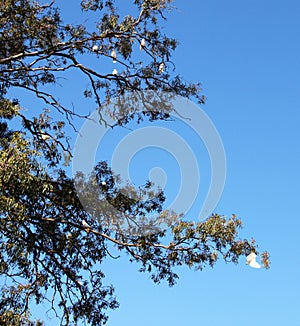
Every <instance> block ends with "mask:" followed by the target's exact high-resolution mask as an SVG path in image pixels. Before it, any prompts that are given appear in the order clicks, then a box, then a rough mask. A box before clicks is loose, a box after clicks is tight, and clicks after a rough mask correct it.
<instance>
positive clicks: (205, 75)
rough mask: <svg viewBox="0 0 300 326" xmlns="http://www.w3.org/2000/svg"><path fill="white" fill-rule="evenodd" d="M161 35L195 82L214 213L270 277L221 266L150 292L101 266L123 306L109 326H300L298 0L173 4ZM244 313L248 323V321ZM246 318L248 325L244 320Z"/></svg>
mask: <svg viewBox="0 0 300 326" xmlns="http://www.w3.org/2000/svg"><path fill="white" fill-rule="evenodd" d="M176 6H177V8H178V11H177V12H175V13H173V14H172V15H170V17H169V21H168V24H167V25H166V30H167V31H168V32H170V33H171V34H173V35H174V36H175V37H177V38H178V39H179V40H180V43H181V45H180V47H179V48H178V50H177V51H176V53H175V55H174V57H173V60H174V61H175V62H176V65H177V70H178V71H179V72H180V73H181V74H182V75H184V76H185V78H186V79H187V80H199V81H201V82H202V84H203V88H204V93H205V94H206V96H207V98H208V99H207V103H206V105H205V106H204V107H203V108H204V110H205V111H206V113H208V115H209V116H210V118H211V119H212V120H213V122H214V124H215V125H216V126H217V128H218V131H219V133H220V135H221V137H222V140H223V144H224V147H225V151H226V157H227V179H226V185H225V189H224V192H223V196H222V198H221V201H220V202H219V205H218V207H217V209H216V211H217V212H219V213H220V214H225V215H230V214H231V213H235V214H237V215H238V216H239V217H240V218H242V220H243V222H244V229H243V230H242V236H243V237H251V236H253V237H254V238H255V239H256V240H257V243H258V244H259V246H260V248H262V249H267V250H268V251H269V252H270V254H271V261H272V265H271V269H270V270H267V271H266V270H254V269H251V268H248V267H247V266H245V264H244V261H243V260H241V261H240V264H239V265H237V266H233V265H229V264H224V263H222V262H220V263H219V264H218V265H217V266H216V267H215V268H214V269H210V268H207V269H205V270H204V271H203V272H194V271H192V270H189V269H188V268H181V269H180V280H179V282H178V284H177V285H176V286H175V287H174V288H171V289H170V288H168V286H167V285H165V284H162V285H159V286H156V285H154V284H152V283H151V281H150V280H149V278H148V276H147V275H146V274H145V275H144V274H139V273H138V272H136V269H135V266H134V265H131V264H129V263H127V262H126V258H125V259H122V260H120V261H113V262H110V263H108V264H107V266H105V267H106V271H107V272H106V274H107V275H109V279H110V280H111V282H112V283H114V284H115V286H116V291H117V294H118V298H119V300H120V303H121V307H120V309H119V310H118V311H115V312H112V313H111V314H110V321H109V325H111V326H117V325H120V324H121V323H122V324H123V325H133V326H135V325H140V324H143V325H146V326H148V325H149V326H150V325H153V324H154V323H155V324H157V325H174V326H180V325H183V324H185V325H204V324H209V325H212V326H217V325H223V326H227V325H228V326H237V325H244V326H248V325H252V324H253V321H254V320H255V323H256V325H282V324H285V325H300V317H299V314H298V312H297V311H298V307H299V303H300V298H299V293H300V285H299V280H298V275H299V267H300V259H299V253H300V252H299V246H298V235H299V229H300V222H299V217H298V215H299V194H300V191H299V190H300V189H299V187H300V186H299V184H300V183H299V181H300V180H299V165H300V148H299V139H300V131H299V121H300V113H299V107H300V92H299V91H300V79H299V70H300V42H299V41H300V40H299V38H300V37H299V31H300V19H299V18H300V4H299V2H297V1H284V2H283V1H255V0H251V1H226V2H223V1H213V0H212V1H189V2H188V1H177V2H176ZM250 316H251V317H250ZM249 317H250V318H249Z"/></svg>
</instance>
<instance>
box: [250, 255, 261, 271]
mask: <svg viewBox="0 0 300 326" xmlns="http://www.w3.org/2000/svg"><path fill="white" fill-rule="evenodd" d="M246 264H247V265H249V266H251V267H253V268H260V267H261V266H260V264H259V263H258V262H257V261H256V254H255V253H254V252H251V254H249V255H248V256H247V258H246Z"/></svg>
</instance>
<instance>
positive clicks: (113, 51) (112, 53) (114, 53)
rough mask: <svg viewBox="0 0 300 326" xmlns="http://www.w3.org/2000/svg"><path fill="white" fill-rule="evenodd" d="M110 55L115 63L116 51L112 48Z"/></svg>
mask: <svg viewBox="0 0 300 326" xmlns="http://www.w3.org/2000/svg"><path fill="white" fill-rule="evenodd" d="M110 55H111V57H112V58H113V63H116V62H117V53H116V51H115V50H112V51H111V54H110Z"/></svg>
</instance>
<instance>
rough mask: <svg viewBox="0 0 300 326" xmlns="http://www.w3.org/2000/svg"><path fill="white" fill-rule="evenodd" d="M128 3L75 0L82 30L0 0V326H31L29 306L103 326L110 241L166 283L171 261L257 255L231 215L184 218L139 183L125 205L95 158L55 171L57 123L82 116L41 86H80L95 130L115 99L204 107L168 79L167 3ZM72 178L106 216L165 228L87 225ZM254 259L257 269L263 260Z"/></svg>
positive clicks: (151, 116)
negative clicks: (145, 96) (112, 65)
mask: <svg viewBox="0 0 300 326" xmlns="http://www.w3.org/2000/svg"><path fill="white" fill-rule="evenodd" d="M131 5H132V8H131V9H130V12H128V13H127V15H124V16H122V15H121V14H120V11H119V10H118V8H117V3H116V1H113V0H112V1H104V0H82V1H81V2H80V6H81V10H82V12H83V13H84V12H86V13H88V12H93V13H98V14H97V17H98V18H97V19H98V21H97V22H96V23H95V25H94V26H93V27H87V26H85V25H84V24H82V25H74V24H71V23H66V22H64V20H63V18H62V14H61V12H60V9H59V8H58V7H57V5H56V3H55V1H51V2H50V3H46V2H43V1H33V0H17V1H15V0H14V1H13V0H4V1H2V2H1V4H0V11H1V15H0V66H1V72H0V82H1V85H0V118H1V120H0V134H1V138H0V156H1V159H0V217H1V218H0V273H1V280H3V282H1V283H2V284H3V285H2V287H1V290H0V291H1V297H0V324H1V325H20V324H24V325H42V323H43V322H42V321H36V320H31V318H30V307H31V305H32V304H38V305H39V304H41V303H44V304H46V303H47V304H48V305H49V308H51V309H53V311H54V312H55V314H56V316H57V319H58V320H59V322H60V324H61V325H76V323H78V322H79V321H80V320H82V321H85V322H86V323H87V324H90V325H102V324H105V322H106V321H107V314H106V310H107V309H115V308H117V307H118V302H117V300H116V298H115V295H114V289H113V287H112V286H107V285H106V284H105V281H104V278H105V275H104V274H103V272H102V271H101V263H102V262H103V261H104V259H112V258H113V257H112V255H111V253H110V248H111V246H112V245H114V246H115V247H116V248H117V249H118V250H119V251H120V252H124V253H126V254H127V255H128V257H129V259H130V261H135V262H137V263H139V264H140V271H141V272H147V273H150V274H151V277H152V279H153V281H154V282H156V283H159V282H160V281H162V280H166V281H167V282H168V283H169V285H174V284H175V281H176V279H177V278H178V275H177V274H176V273H175V272H174V267H176V266H180V265H187V266H188V267H193V268H195V269H196V270H201V269H202V268H204V267H205V266H206V265H210V266H214V265H215V263H216V262H217V260H218V259H219V258H223V259H224V260H225V261H226V262H233V263H237V262H238V259H239V257H240V256H245V255H248V254H250V253H251V252H256V253H257V247H256V244H255V241H254V240H247V239H241V238H240V237H239V234H238V231H239V229H240V228H241V226H242V222H241V220H240V219H238V218H237V217H236V216H235V215H233V216H231V217H230V218H226V217H224V216H222V215H218V214H213V215H212V216H210V217H209V218H208V219H207V220H205V221H203V222H198V223H196V222H191V221H186V220H185V219H184V216H181V215H176V214H175V213H174V212H170V211H166V210H164V209H163V204H164V201H165V195H164V193H163V192H162V191H159V190H155V189H154V188H153V187H152V184H151V183H150V182H146V184H145V185H144V186H143V187H140V188H138V189H134V188H132V187H130V192H131V193H132V194H134V195H135V196H130V198H129V197H127V196H125V195H124V193H126V192H125V191H124V185H123V184H122V183H121V182H120V180H119V179H118V176H116V175H115V174H114V172H113V171H112V170H111V167H110V166H109V165H108V163H107V162H105V161H100V162H98V164H97V165H96V166H95V168H94V171H93V174H92V175H91V176H90V178H86V177H85V176H83V175H80V174H78V175H77V176H76V180H74V179H73V178H72V177H70V176H69V175H68V173H67V172H66V169H65V168H66V166H67V165H68V164H69V161H70V160H71V159H72V148H71V146H70V143H69V140H68V134H67V133H66V128H65V126H66V125H70V126H73V127H74V129H76V127H75V125H74V124H73V119H74V118H83V119H84V118H87V117H88V116H89V110H88V109H87V110H84V109H80V110H79V109H78V108H76V105H75V106H74V107H72V108H70V107H67V106H65V105H64V104H62V102H61V101H60V99H59V98H58V97H56V95H55V93H54V92H52V91H51V89H52V88H51V85H55V84H57V83H61V82H62V81H61V79H60V77H61V76H62V75H63V76H67V75H68V73H69V72H73V71H76V73H78V74H79V76H81V78H82V79H86V80H87V82H88V83H86V84H88V86H87V87H86V88H84V89H82V94H83V96H84V97H86V98H87V100H91V99H92V100H93V103H94V104H95V109H97V110H98V112H99V120H100V123H103V124H105V123H106V121H105V118H104V112H103V110H104V108H105V104H106V103H109V102H110V101H111V99H112V98H115V97H116V96H124V95H126V93H127V92H143V91H153V92H157V91H163V92H166V93H174V94H176V95H181V96H184V97H187V98H190V99H192V100H194V101H197V102H198V103H202V104H203V103H204V100H205V98H204V96H203V94H202V90H201V87H200V84H194V83H187V82H186V81H185V80H184V79H183V78H182V77H181V76H179V75H176V74H175V65H174V63H173V62H172V61H171V58H172V53H173V51H174V50H175V49H176V47H177V45H178V42H177V40H175V39H173V38H169V37H168V36H167V35H165V34H164V33H163V32H162V29H161V23H162V21H164V20H165V19H166V18H165V14H166V12H167V10H169V9H170V8H171V1H170V0H132V3H131ZM141 52H142V53H143V56H142V57H141V55H140V54H141ZM108 61H117V62H118V63H119V64H120V66H121V67H122V70H120V71H112V72H109V73H107V72H104V71H105V70H104V69H103V66H105V62H108ZM94 62H97V63H98V64H97V65H95V64H93V63H94ZM95 67H97V69H96V68H95ZM18 90H22V91H25V92H27V93H28V94H32V96H34V97H35V98H37V99H39V100H40V102H39V103H40V106H37V105H36V102H34V103H33V104H32V106H30V107H28V106H27V107H24V106H23V104H22V97H20V96H17V97H16V98H12V97H11V94H13V92H14V91H16V94H22V93H17V91H18ZM49 90H50V91H49ZM25 109H26V110H25ZM53 110H54V111H56V112H57V113H58V114H59V115H60V117H61V119H59V120H57V119H56V118H54V114H53V112H54V111H53ZM171 111H172V107H168V106H165V107H164V109H160V110H154V109H153V108H151V107H150V108H149V109H147V110H142V111H141V110H138V109H137V108H136V107H135V106H130V105H128V107H127V109H126V111H125V112H124V111H118V110H114V111H113V112H109V113H110V114H111V115H113V116H114V118H115V120H116V121H117V124H118V125H120V126H124V125H126V124H127V123H128V122H129V121H130V120H136V121H141V120H143V119H147V120H150V121H153V120H158V119H163V120H166V119H168V117H169V114H170V112H171ZM56 116H57V115H56V113H55V117H56ZM75 181H76V182H77V183H80V184H81V188H80V189H82V191H83V193H86V194H87V195H88V196H89V195H91V194H94V195H95V194H96V196H98V199H99V200H102V201H103V202H107V203H109V205H110V206H112V207H115V208H116V209H117V211H118V212H119V215H120V216H118V221H120V220H121V219H122V216H123V217H124V218H126V216H128V214H130V216H131V217H132V218H133V219H139V220H142V221H143V223H144V225H143V226H144V227H147V226H148V227H149V228H150V227H151V225H150V224H149V223H150V222H149V220H148V219H147V216H148V215H149V214H151V215H152V216H153V215H155V216H156V220H159V219H163V220H164V221H167V224H168V230H157V229H155V231H153V232H148V233H146V234H139V233H136V234H129V233H127V232H125V231H124V229H122V228H115V229H111V228H109V227H108V224H107V223H103V221H104V220H107V219H109V220H113V218H114V216H111V212H110V211H109V209H104V208H105V205H104V206H103V205H101V207H95V210H97V216H98V218H97V219H95V218H93V217H92V216H91V214H90V213H89V212H87V211H86V210H85V209H84V207H83V205H82V203H81V202H80V200H79V197H78V195H79V194H78V187H75ZM125 190H126V191H128V189H125ZM140 194H142V196H140ZM133 197H134V198H135V200H132V198H133ZM150 229H151V228H150ZM167 232H168V236H167V237H166V235H167ZM262 260H263V264H264V266H265V267H267V268H268V267H269V256H268V253H266V252H264V253H263V254H262Z"/></svg>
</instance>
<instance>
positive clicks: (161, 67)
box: [158, 62, 165, 74]
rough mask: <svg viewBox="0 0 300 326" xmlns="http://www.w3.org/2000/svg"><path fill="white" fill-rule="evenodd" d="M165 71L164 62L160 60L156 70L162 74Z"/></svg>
mask: <svg viewBox="0 0 300 326" xmlns="http://www.w3.org/2000/svg"><path fill="white" fill-rule="evenodd" d="M164 71H165V64H164V63H163V62H162V63H161V64H160V65H159V67H158V72H159V73H160V74H162V73H163V72H164Z"/></svg>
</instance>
